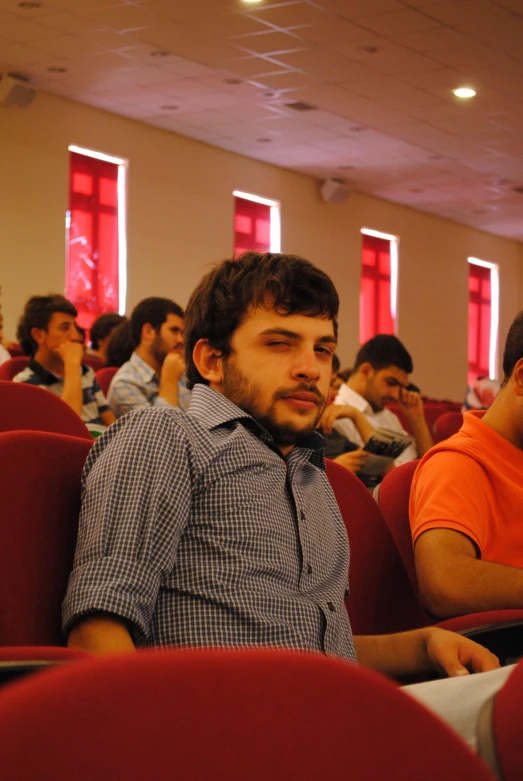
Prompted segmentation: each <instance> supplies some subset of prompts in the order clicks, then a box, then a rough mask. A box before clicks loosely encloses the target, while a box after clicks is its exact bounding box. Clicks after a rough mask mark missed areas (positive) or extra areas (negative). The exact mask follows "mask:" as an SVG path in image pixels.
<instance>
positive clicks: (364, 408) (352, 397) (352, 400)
mask: <svg viewBox="0 0 523 781" xmlns="http://www.w3.org/2000/svg"><path fill="white" fill-rule="evenodd" d="M334 403H335V404H350V406H351V407H356V409H357V410H359V411H360V412H364V413H365V414H366V415H372V414H373V410H372V407H371V406H370V404H369V402H368V401H367V400H366V399H364V398H363V396H360V394H359V393H356V391H355V390H352V388H349V386H348V385H347V383H344V384H343V385H342V386H341V388H340V389H339V391H338V395H337V396H336V398H335V400H334Z"/></svg>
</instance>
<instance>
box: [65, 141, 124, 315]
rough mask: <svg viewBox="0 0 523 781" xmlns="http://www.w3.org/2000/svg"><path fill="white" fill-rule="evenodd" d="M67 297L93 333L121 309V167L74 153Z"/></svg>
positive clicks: (71, 155) (72, 158)
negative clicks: (97, 321) (109, 314)
mask: <svg viewBox="0 0 523 781" xmlns="http://www.w3.org/2000/svg"><path fill="white" fill-rule="evenodd" d="M65 294H66V296H67V298H68V299H69V300H70V301H72V302H73V304H74V305H75V306H76V308H77V309H78V318H77V320H78V324H79V325H81V326H82V327H83V328H85V329H86V330H89V328H90V327H91V325H92V323H93V321H94V320H95V319H96V318H97V317H98V315H100V314H103V313H104V312H117V311H118V304H119V301H118V165H116V164H115V163H108V162H106V161H104V160H98V159H96V158H94V157H88V156H87V155H82V154H79V153H77V152H71V153H70V184H69V230H68V237H67V267H66V285H65Z"/></svg>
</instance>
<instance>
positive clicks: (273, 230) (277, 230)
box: [269, 205, 281, 252]
mask: <svg viewBox="0 0 523 781" xmlns="http://www.w3.org/2000/svg"><path fill="white" fill-rule="evenodd" d="M269 231H270V239H269V245H270V248H271V252H281V221H280V207H279V206H277V205H274V206H271V214H270V225H269Z"/></svg>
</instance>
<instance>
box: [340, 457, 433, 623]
mask: <svg viewBox="0 0 523 781" xmlns="http://www.w3.org/2000/svg"><path fill="white" fill-rule="evenodd" d="M327 476H328V478H329V481H330V483H331V485H332V488H333V490H334V493H335V496H336V500H337V502H338V505H339V508H340V511H341V514H342V516H343V520H344V522H345V526H346V529H347V534H348V536H349V541H350V549H351V557H350V567H349V588H350V596H349V598H348V600H347V602H346V605H347V610H348V613H349V618H350V620H351V624H352V628H353V632H354V634H382V633H383V634H384V633H388V632H399V631H402V630H404V629H413V628H415V627H419V626H424V624H425V620H424V615H423V612H422V610H421V608H420V607H419V604H418V600H417V597H416V595H415V593H414V591H413V589H412V586H411V583H410V581H409V578H408V576H407V573H406V571H405V567H404V566H403V562H402V560H401V558H400V555H399V553H398V551H397V549H396V546H395V544H394V540H393V539H392V536H391V534H390V531H389V529H388V528H387V524H386V523H385V521H384V519H383V516H382V514H381V511H380V508H379V507H378V505H377V504H376V502H375V501H374V499H373V498H372V496H371V494H370V492H369V491H368V489H367V488H365V486H364V485H363V483H362V482H360V480H358V478H357V477H355V475H353V474H352V473H351V472H349V471H348V470H347V469H344V467H342V466H340V465H339V464H337V463H336V462H334V461H329V460H327Z"/></svg>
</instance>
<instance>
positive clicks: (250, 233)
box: [233, 190, 281, 257]
mask: <svg viewBox="0 0 523 781" xmlns="http://www.w3.org/2000/svg"><path fill="white" fill-rule="evenodd" d="M233 195H234V256H235V257H238V256H239V255H241V254H242V252H245V251H247V250H256V251H257V252H280V246H281V245H280V204H279V203H278V201H270V200H268V199H267V198H260V197H259V196H258V195H251V194H250V193H243V192H239V191H238V190H235V191H234V192H233Z"/></svg>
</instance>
